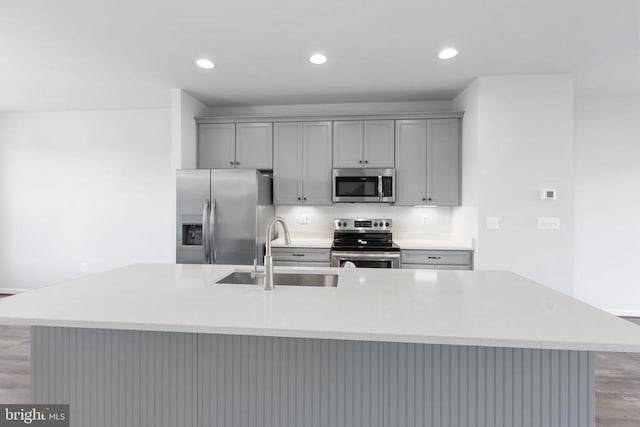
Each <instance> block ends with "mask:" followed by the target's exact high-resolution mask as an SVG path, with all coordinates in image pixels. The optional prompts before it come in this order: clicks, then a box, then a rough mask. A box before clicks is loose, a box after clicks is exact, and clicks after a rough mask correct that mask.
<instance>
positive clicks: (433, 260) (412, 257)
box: [401, 249, 471, 266]
mask: <svg viewBox="0 0 640 427" xmlns="http://www.w3.org/2000/svg"><path fill="white" fill-rule="evenodd" d="M401 263H402V265H404V264H431V265H436V264H438V265H468V266H470V265H471V252H470V251H429V250H418V249H404V250H402V251H401Z"/></svg>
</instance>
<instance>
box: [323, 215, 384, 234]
mask: <svg viewBox="0 0 640 427" xmlns="http://www.w3.org/2000/svg"><path fill="white" fill-rule="evenodd" d="M391 224H392V222H391V220H390V219H388V218H387V219H384V218H383V219H363V218H358V219H346V218H336V219H334V220H333V229H334V230H335V231H391Z"/></svg>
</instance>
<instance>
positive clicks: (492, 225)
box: [487, 216, 500, 230]
mask: <svg viewBox="0 0 640 427" xmlns="http://www.w3.org/2000/svg"><path fill="white" fill-rule="evenodd" d="M499 228H500V218H498V217H497V216H488V217H487V230H498V229H499Z"/></svg>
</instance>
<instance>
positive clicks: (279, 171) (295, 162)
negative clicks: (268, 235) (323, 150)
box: [273, 123, 302, 205]
mask: <svg viewBox="0 0 640 427" xmlns="http://www.w3.org/2000/svg"><path fill="white" fill-rule="evenodd" d="M273 137H274V147H273V204H274V205H299V204H301V203H302V123H275V124H274V126H273Z"/></svg>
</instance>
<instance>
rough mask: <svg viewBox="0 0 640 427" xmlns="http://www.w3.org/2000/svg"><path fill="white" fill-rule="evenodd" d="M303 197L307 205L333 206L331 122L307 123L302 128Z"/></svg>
mask: <svg viewBox="0 0 640 427" xmlns="http://www.w3.org/2000/svg"><path fill="white" fill-rule="evenodd" d="M302 131H303V137H302V141H303V144H302V156H303V159H302V196H303V203H304V204H305V205H331V204H333V201H332V186H331V179H332V174H331V168H332V166H331V163H332V162H331V160H332V151H333V150H332V147H333V145H332V143H331V122H306V123H304V124H303V127H302Z"/></svg>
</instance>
